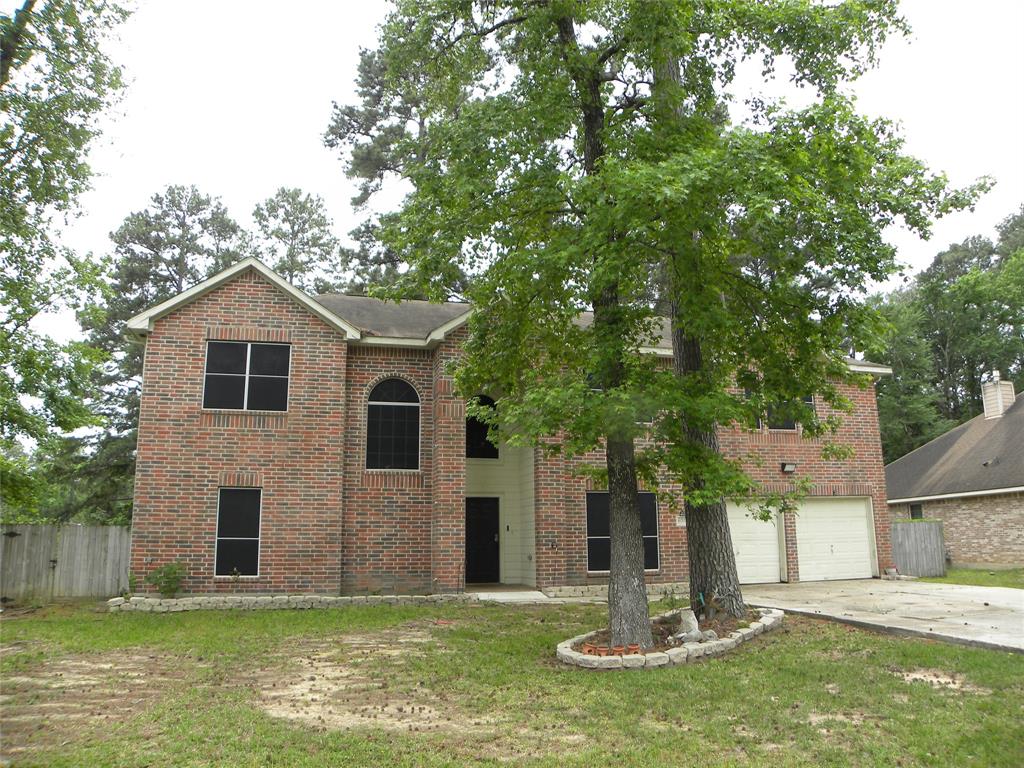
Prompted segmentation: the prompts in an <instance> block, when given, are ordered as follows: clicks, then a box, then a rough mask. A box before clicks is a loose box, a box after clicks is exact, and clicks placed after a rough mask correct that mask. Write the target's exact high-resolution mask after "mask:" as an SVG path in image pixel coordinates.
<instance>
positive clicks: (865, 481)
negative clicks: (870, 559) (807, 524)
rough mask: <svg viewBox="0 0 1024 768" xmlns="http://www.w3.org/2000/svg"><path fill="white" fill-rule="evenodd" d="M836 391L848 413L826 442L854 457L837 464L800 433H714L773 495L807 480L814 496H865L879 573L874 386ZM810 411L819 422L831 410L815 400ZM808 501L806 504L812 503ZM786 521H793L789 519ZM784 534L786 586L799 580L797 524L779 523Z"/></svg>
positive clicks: (880, 494) (883, 531)
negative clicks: (788, 468)
mask: <svg viewBox="0 0 1024 768" xmlns="http://www.w3.org/2000/svg"><path fill="white" fill-rule="evenodd" d="M839 391H840V393H841V394H842V395H844V396H845V397H846V398H848V399H849V400H851V401H852V402H853V405H854V410H853V412H852V413H840V414H838V415H839V416H840V417H841V418H842V420H843V421H842V426H841V427H840V428H839V431H838V433H837V434H835V435H833V436H832V437H831V439H832V440H833V441H835V442H838V443H841V444H843V445H846V446H849V447H850V448H851V449H852V450H853V455H852V456H851V457H850V458H848V459H844V460H841V461H835V460H826V459H823V458H822V457H821V449H822V446H823V443H824V440H823V439H805V438H804V437H803V436H802V435H801V434H800V432H799V430H770V429H761V430H758V431H754V432H750V431H747V430H741V429H724V430H721V432H720V433H719V440H720V442H721V446H722V452H723V453H724V454H725V455H726V456H731V457H734V458H738V459H741V460H742V463H743V466H744V468H745V469H746V471H747V472H748V473H749V474H750V476H751V477H753V478H754V479H755V480H757V481H758V482H760V483H761V484H762V485H764V486H765V487H766V488H769V489H771V490H773V491H786V490H790V489H791V488H792V478H809V479H810V480H811V481H812V483H813V485H812V486H811V490H810V495H811V496H812V497H814V496H867V497H870V498H871V506H872V515H873V517H874V529H875V550H876V553H877V556H878V567H879V572H883V571H884V570H885V569H886V568H890V567H892V565H893V562H892V540H891V525H890V519H889V512H888V509H887V505H886V495H885V467H884V465H883V463H882V442H881V437H880V435H879V431H878V408H877V404H876V401H875V390H874V387H873V386H867V387H863V388H862V387H858V386H855V385H848V384H844V385H840V386H839ZM814 407H815V409H816V410H817V413H818V416H819V418H823V419H824V418H828V417H829V416H830V415H833V411H832V409H831V408H829V407H828V406H827V404H825V403H823V402H822V401H821V400H820V399H819V398H815V401H814ZM783 462H791V463H794V464H796V472H794V473H793V474H792V475H787V474H785V473H784V472H782V463H783ZM812 500H813V499H811V500H809V501H812ZM789 517H790V518H791V517H792V516H789ZM784 524H785V529H786V564H787V571H788V578H789V580H790V581H798V580H799V565H798V563H797V561H796V526H797V525H799V520H798V519H797V520H793V519H787V520H785V521H784Z"/></svg>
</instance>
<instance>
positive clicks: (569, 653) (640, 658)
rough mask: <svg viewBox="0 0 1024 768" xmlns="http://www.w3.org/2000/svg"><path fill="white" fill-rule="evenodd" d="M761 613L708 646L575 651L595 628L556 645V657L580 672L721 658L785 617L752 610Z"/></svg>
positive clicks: (767, 610)
mask: <svg viewBox="0 0 1024 768" xmlns="http://www.w3.org/2000/svg"><path fill="white" fill-rule="evenodd" d="M753 610H754V611H757V612H758V613H760V614H761V618H760V619H758V620H757V621H752V622H751V623H750V625H749V626H747V627H741V628H740V629H738V630H736V631H735V632H731V633H730V634H729V636H728V637H724V638H720V639H718V640H712V641H711V642H707V643H684V644H683V645H680V646H676V647H675V648H669V649H668V650H667V651H664V652H662V651H655V652H653V653H648V654H627V655H625V656H593V655H590V654H586V653H580V652H579V651H574V650H573V646H574V645H576V644H577V643H581V642H583V641H584V640H589V639H590V638H591V637H594V636H595V635H597V634H598V632H600V631H601V630H599V629H595V630H594V631H592V632H587V633H586V634H585V635H577V636H576V637H571V638H569V639H568V640H563V641H562V642H560V643H559V644H558V648H557V649H556V655H557V656H558V660H559V661H561V662H564V663H565V664H571V665H572V666H575V667H581V668H583V669H641V668H645V669H646V668H648V667H666V666H678V665H679V664H686V663H688V662H691V661H696V660H697V659H699V658H701V657H704V656H721V655H722V654H723V653H727V652H728V651H731V650H732V649H733V648H735V647H736V646H738V645H739V644H740V643H743V642H746V641H747V640H750V639H751V638H753V637H756V636H757V635H760V634H762V633H763V632H770V631H772V630H773V629H776V628H777V627H778V626H779V625H781V624H782V618H783V616H784V615H785V614H784V613H783V612H782V611H780V610H779V609H778V608H754V609H753ZM677 612H678V610H675V611H669V612H667V613H663V614H661V615H659V616H655V617H654V618H653V619H652V621H656V620H658V619H662V618H665V617H666V616H671V615H672V614H674V613H677Z"/></svg>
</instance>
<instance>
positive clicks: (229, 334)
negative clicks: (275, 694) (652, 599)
mask: <svg viewBox="0 0 1024 768" xmlns="http://www.w3.org/2000/svg"><path fill="white" fill-rule="evenodd" d="M469 313H470V308H469V307H468V306H467V305H465V304H443V305H436V304H429V303H426V302H420V301H407V302H403V303H401V304H394V303H384V302H381V301H377V300H375V299H370V298H365V297H354V296H340V295H328V296H320V297H310V296H308V295H306V294H305V293H303V292H302V291H299V290H297V289H295V288H293V287H292V286H290V285H289V284H288V283H287V282H285V281H284V280H283V279H281V278H280V277H279V276H278V275H276V274H275V273H274V272H272V271H271V270H270V269H268V268H267V267H266V266H264V265H263V264H262V263H260V262H259V261H256V260H255V259H246V260H245V261H242V262H239V263H238V264H236V265H234V266H232V267H230V268H228V269H226V270H224V271H223V272H221V273H220V274H218V275H216V276H214V277H212V278H210V279H209V280H206V281H205V282H203V283H201V284H199V285H197V286H195V287H193V288H191V289H189V290H187V291H185V292H184V293H182V294H181V295H179V296H177V297H175V298H173V299H170V300H169V301H166V302H164V303H162V304H160V305H158V306H155V307H153V308H152V309H150V310H148V311H146V312H144V313H142V314H140V315H138V316H137V317H134V318H132V319H131V320H130V321H129V323H128V329H129V332H130V333H133V334H135V335H137V336H138V337H140V338H142V339H144V340H145V345H146V349H145V366H144V374H143V389H142V401H141V413H140V418H139V443H138V463H137V472H136V481H135V507H134V516H133V522H132V559H131V563H132V564H131V568H132V571H133V573H135V574H137V575H140V576H141V575H144V574H146V573H148V572H150V571H151V570H152V569H153V568H155V567H157V566H159V565H161V564H163V563H166V562H169V561H180V562H182V563H184V564H185V566H186V569H187V572H188V576H187V580H186V583H185V590H186V591H188V592H193V593H202V592H216V591H229V592H234V591H245V592H284V591H290V592H293V591H309V592H320V593H339V592H341V593H347V594H351V593H372V592H384V593H392V592H394V593H406V592H410V593H421V592H453V591H460V590H463V589H465V587H466V584H467V583H495V582H501V583H507V584H521V585H529V586H532V587H537V588H541V589H546V590H549V591H552V592H556V593H557V592H558V591H559V590H560V589H562V588H566V587H570V586H571V587H574V588H579V587H581V586H586V585H591V586H593V587H594V588H595V589H600V585H604V584H607V568H608V561H609V548H608V541H609V540H608V527H607V525H608V523H607V516H608V512H607V494H605V493H602V492H600V491H595V490H594V489H593V488H592V485H591V481H589V480H588V479H586V478H584V477H581V476H579V475H578V474H577V473H576V472H574V470H575V469H576V468H578V466H579V465H581V464H582V463H583V462H584V461H588V462H590V463H603V455H601V454H600V453H594V454H592V455H590V456H587V457H584V458H583V459H576V460H573V461H569V460H567V459H565V458H563V457H559V456H554V457H550V456H545V455H544V454H543V453H542V452H541V451H540V450H534V449H528V448H516V447H511V446H508V445H499V446H497V447H495V446H493V445H491V444H490V443H489V442H488V441H487V438H486V432H485V431H484V430H483V429H482V427H481V425H480V424H478V423H476V422H475V421H473V420H469V421H467V419H466V413H465V403H464V401H463V400H462V399H460V398H459V397H457V396H456V395H455V393H454V391H453V384H452V380H451V378H450V376H449V374H448V371H447V368H446V364H447V363H448V362H449V361H451V360H453V359H455V358H457V357H458V356H459V354H460V350H461V345H462V343H463V341H464V339H465V334H466V328H465V322H466V320H467V318H468V317H469ZM585 321H586V318H584V322H585ZM644 351H645V352H647V353H650V354H656V355H659V356H662V357H664V358H665V360H666V364H667V363H668V361H669V360H670V358H671V354H672V352H671V343H670V341H669V340H668V339H667V338H666V339H664V340H662V342H661V343H660V344H659V345H658V346H657V347H654V348H650V349H646V350H644ZM850 366H851V368H852V369H853V370H855V371H859V372H864V373H869V374H876V375H877V374H882V373H887V372H888V369H885V368H883V367H881V366H876V365H873V364H870V363H865V362H856V361H850ZM843 393H844V394H845V395H846V396H847V397H848V398H850V399H851V400H852V401H853V402H854V404H855V411H854V413H853V414H851V415H850V417H849V418H847V419H846V421H845V426H844V427H843V428H842V429H841V430H840V433H839V435H838V438H839V439H840V440H841V441H843V442H846V443H848V444H850V445H852V446H853V447H854V449H855V455H854V457H853V458H851V459H849V460H846V461H824V460H822V458H821V455H820V454H821V444H820V441H818V440H805V439H803V438H802V435H801V434H800V427H799V425H796V424H792V423H790V424H766V425H764V426H763V428H761V429H760V430H758V431H755V432H750V431H744V430H739V429H726V430H722V432H721V444H722V448H723V450H724V451H725V452H726V453H727V455H730V456H734V457H743V458H744V460H745V461H747V463H748V466H749V469H750V471H751V473H753V475H754V476H755V477H756V478H757V479H758V480H760V481H761V482H763V483H765V484H766V485H769V486H771V487H773V488H777V489H784V488H788V487H789V486H790V483H791V479H792V478H793V477H798V476H802V477H809V478H810V479H811V480H812V481H813V488H812V495H811V497H810V498H807V499H806V501H805V502H804V503H803V504H802V506H801V508H800V510H799V514H792V513H788V514H786V515H785V516H784V519H781V520H777V521H776V522H775V523H761V522H755V521H753V520H751V519H749V518H747V517H745V516H744V511H743V510H742V509H741V508H738V507H735V506H731V507H730V519H731V522H732V529H733V540H734V548H735V549H736V552H737V559H738V563H739V571H740V578H741V581H744V582H771V581H782V580H789V581H796V580H798V579H804V580H808V579H828V578H859V577H864V578H867V577H871V576H873V575H878V574H879V571H880V569H884V568H886V567H888V566H890V565H891V552H890V544H889V518H888V514H887V512H886V506H885V485H884V477H883V468H882V460H881V445H880V441H879V434H878V418H877V412H876V408H875V393H874V389H873V388H872V387H870V386H868V387H865V388H860V387H855V386H845V385H844V387H843ZM481 394H486V393H481ZM816 407H818V408H819V409H824V408H826V406H825V405H824V404H822V403H820V402H817V403H816ZM822 415H823V416H826V415H828V413H827V412H826V413H822ZM783 465H788V466H786V468H785V469H786V470H787V471H784V469H783ZM668 488H669V489H671V488H672V486H671V485H669V486H668ZM641 508H642V514H643V530H644V543H645V554H646V564H647V567H648V579H649V581H650V582H651V583H652V584H672V585H676V586H675V587H674V588H678V589H680V590H682V589H685V582H686V580H687V572H688V562H687V549H686V528H685V522H684V519H683V517H682V515H681V514H680V511H679V510H678V509H674V508H672V507H671V506H669V505H667V504H659V503H658V502H657V500H656V499H655V497H654V495H653V494H643V495H642V497H641Z"/></svg>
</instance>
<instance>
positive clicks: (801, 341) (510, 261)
mask: <svg viewBox="0 0 1024 768" xmlns="http://www.w3.org/2000/svg"><path fill="white" fill-rule="evenodd" d="M902 29H903V26H902V23H901V22H900V21H899V19H898V18H897V17H896V13H895V6H894V3H891V2H884V1H879V2H845V3H839V4H834V5H827V6H826V5H820V4H815V3H810V2H754V1H753V0H716V1H710V2H672V3H669V2H664V3H654V2H633V1H631V0H603V1H596V0H595V1H593V2H572V1H569V0H561V1H559V0H551V1H550V2H549V1H547V0H520V1H519V2H498V3H495V2H461V1H458V2H457V1H456V0H451V1H450V2H444V1H442V0H431V1H430V2H425V1H424V2H419V1H416V0H407V1H406V2H399V3H398V4H397V8H396V10H395V12H394V13H393V14H392V15H391V16H390V17H389V19H388V21H387V22H386V24H385V25H384V27H383V31H382V35H381V41H380V47H379V49H378V55H379V57H380V61H381V62H382V63H383V73H384V82H383V85H382V88H383V89H384V91H383V94H382V97H381V98H382V100H384V101H387V100H388V99H389V98H390V99H398V98H399V95H401V97H402V98H403V99H404V100H405V101H406V102H407V103H415V104H417V105H418V109H419V114H420V115H421V116H422V117H421V121H420V123H419V125H418V130H417V133H416V137H415V140H408V141H402V140H401V138H399V140H398V141H397V142H395V143H394V144H392V145H389V151H390V152H391V153H393V154H392V156H393V162H392V166H393V167H394V168H397V169H399V170H400V173H401V175H402V177H403V178H404V179H406V180H407V181H408V182H410V183H411V186H412V192H411V193H410V194H409V195H408V196H407V197H406V199H405V200H404V203H403V205H402V207H401V210H400V211H398V212H396V214H395V215H393V216H391V217H389V218H388V220H387V222H386V224H385V226H384V227H383V228H382V231H381V236H382V238H383V240H384V242H385V243H386V245H387V246H388V247H390V248H393V249H394V250H395V251H396V252H397V253H399V254H401V255H402V256H403V258H404V259H405V260H406V261H407V262H408V263H409V264H410V267H411V268H410V270H409V272H408V273H407V274H406V275H405V277H404V279H403V280H402V282H403V283H404V285H405V286H406V287H409V288H412V289H414V290H417V291H426V292H427V293H428V294H429V295H431V296H432V297H434V298H435V299H442V298H444V297H445V296H447V295H448V294H449V292H450V290H451V281H452V280H453V278H454V277H455V276H457V275H459V274H461V273H462V272H463V271H466V272H468V273H470V274H472V275H473V280H472V282H471V284H470V287H469V289H468V297H469V298H470V299H471V300H472V301H473V303H474V305H475V306H476V313H475V314H474V315H473V318H472V320H471V322H470V338H469V340H468V342H467V344H466V347H465V350H466V354H465V356H464V358H463V360H462V361H461V362H460V363H459V365H458V366H457V369H456V380H457V384H458V386H459V388H460V391H461V392H462V393H463V394H464V395H465V396H467V397H472V396H474V395H476V394H479V393H481V392H486V393H490V394H492V395H498V396H499V397H498V407H497V410H496V411H495V412H491V411H489V409H480V410H476V409H473V410H474V412H475V413H476V414H477V415H478V416H479V417H481V418H483V419H487V420H490V421H491V423H492V427H493V429H494V430H495V431H496V433H497V434H498V435H500V436H501V438H502V439H506V440H509V441H511V442H519V443H526V444H539V445H543V446H545V447H546V448H547V449H548V450H552V451H562V452H564V453H566V454H568V455H569V456H581V455H582V454H585V453H587V452H589V451H591V450H594V449H595V448H599V447H601V448H604V450H605V456H606V462H605V464H604V466H603V467H599V468H594V469H593V470H592V471H594V473H595V474H597V475H599V476H600V480H601V481H603V482H605V483H607V487H608V490H609V495H610V528H611V542H612V543H611V576H610V585H609V619H610V626H611V631H612V639H613V642H614V643H616V644H619V643H630V642H638V643H640V644H641V645H644V646H647V645H650V643H651V634H650V627H649V623H648V620H647V619H648V613H647V602H646V593H645V587H644V576H643V556H642V543H641V526H640V517H639V511H638V504H637V489H638V485H639V483H640V482H643V483H644V484H645V485H647V486H648V487H654V486H657V485H658V482H659V478H663V477H666V476H667V477H669V478H671V479H672V480H674V481H676V482H678V483H680V484H681V485H682V487H683V489H684V491H683V495H684V498H685V513H686V522H687V527H688V532H689V539H690V543H691V546H690V561H691V570H690V581H691V597H692V600H693V602H694V605H695V607H697V608H701V607H702V606H703V607H707V606H712V605H716V606H718V607H720V608H722V609H724V610H727V611H729V612H731V613H735V614H740V613H742V611H743V609H744V606H743V601H742V595H741V593H740V590H739V585H738V582H737V578H736V570H735V563H734V562H733V559H732V548H731V543H730V540H729V530H728V520H727V517H726V515H725V505H724V501H723V500H724V499H727V498H735V499H739V500H745V501H747V502H749V503H752V504H753V505H754V506H756V507H758V508H759V509H764V510H767V509H770V508H771V507H773V506H774V507H776V508H777V507H778V506H780V505H782V504H786V503H788V502H789V497H787V496H785V495H771V494H765V493H764V492H763V491H762V490H761V489H760V488H759V487H758V486H757V485H756V484H754V483H753V482H752V481H751V479H750V478H749V477H748V476H747V474H746V473H745V472H744V471H743V469H742V467H741V466H740V465H739V464H738V463H737V462H736V461H735V460H730V459H727V458H725V457H723V456H722V455H721V453H720V452H719V451H718V449H717V443H716V438H715V435H716V434H717V430H718V428H719V427H720V426H722V425H735V424H738V425H740V426H746V427H753V426H754V425H755V424H756V422H757V419H758V418H759V417H761V416H763V415H764V413H765V412H766V410H767V409H768V408H771V409H772V410H773V411H774V412H775V413H777V414H781V415H785V416H792V417H794V418H799V419H800V420H801V421H802V422H803V423H804V433H805V434H807V435H811V436H821V435H823V434H825V433H827V432H828V431H829V430H832V429H835V427H836V426H837V423H838V422H837V419H835V418H827V419H819V418H818V417H817V415H816V414H815V413H814V412H813V411H811V410H810V409H808V408H807V407H806V406H805V405H803V403H802V397H803V396H804V395H806V394H808V393H811V392H813V393H816V394H817V395H818V397H819V398H820V399H821V400H822V401H823V402H827V403H829V404H830V405H832V406H833V407H835V408H836V409H840V410H841V409H842V408H844V407H846V406H847V405H848V404H847V403H846V401H845V400H844V399H843V398H842V396H841V395H840V393H839V390H838V388H837V383H838V382H840V381H848V380H850V379H851V376H850V373H849V370H848V368H847V365H846V364H845V362H844V357H845V355H846V354H847V353H848V351H849V348H850V345H851V343H856V341H857V340H858V339H860V338H862V337H863V336H864V335H865V332H866V329H867V328H868V326H869V324H870V320H871V314H870V312H869V311H868V310H867V309H866V308H865V305H864V300H863V293H864V289H865V286H866V285H867V284H868V282H869V281H870V280H872V279H882V278H884V277H885V276H886V275H888V274H889V273H890V272H891V271H892V270H893V268H894V254H893V250H892V248H890V247H889V246H888V245H887V244H886V243H885V241H884V240H883V238H882V236H881V232H882V230H883V228H884V227H886V226H887V225H888V224H890V223H892V222H894V221H902V222H903V223H904V224H906V225H907V226H909V227H911V228H913V229H916V230H917V231H919V232H922V233H926V232H927V230H928V226H929V223H930V219H931V217H932V216H933V215H935V214H939V213H941V212H943V211H944V210H946V209H948V208H950V207H956V206H962V205H965V204H967V203H969V202H970V200H971V199H972V195H973V194H974V193H975V192H976V191H977V190H975V189H972V190H968V191H965V192H950V191H949V190H947V188H946V184H945V181H944V179H943V178H942V177H941V176H939V177H936V176H932V175H930V174H929V173H928V172H927V170H926V169H925V168H924V167H923V166H922V165H921V164H920V163H919V162H917V161H915V160H914V159H912V158H909V157H907V156H905V155H904V154H903V152H902V145H901V141H900V139H899V137H898V136H897V135H896V134H895V132H894V130H893V128H892V126H891V125H890V124H888V123H886V122H884V121H869V120H867V119H864V118H862V117H860V116H859V115H857V114H856V112H855V110H854V108H853V105H852V103H851V102H850V101H849V99H848V98H844V97H843V95H842V93H841V91H840V85H841V83H842V82H843V81H844V80H845V79H848V78H852V77H855V76H856V75H857V74H859V73H860V72H861V71H862V70H863V68H864V67H866V66H867V65H869V64H870V63H871V62H872V61H873V56H874V51H875V49H876V47H877V45H878V44H879V42H880V41H881V40H882V39H884V37H885V35H886V34H887V32H888V31H890V30H896V31H902ZM784 56H785V57H786V58H787V59H788V60H791V61H792V62H793V65H794V72H795V74H794V78H795V79H796V80H797V81H798V82H800V83H801V84H804V85H805V86H807V87H808V88H810V89H812V90H813V91H814V93H815V94H816V98H815V99H814V101H813V103H812V104H811V106H809V107H808V108H806V109H803V110H800V111H790V110H787V109H785V108H784V106H783V105H777V104H768V103H764V102H756V103H753V104H752V105H750V108H751V111H752V113H753V117H752V119H751V120H750V121H748V122H747V123H745V124H742V125H733V124H732V123H731V122H730V120H729V109H730V107H731V106H732V105H730V102H729V96H728V87H729V85H730V83H731V82H732V80H733V78H734V76H735V72H736V67H737V65H738V63H739V62H740V61H742V60H744V59H749V58H755V59H756V60H758V61H759V62H761V63H762V65H763V70H764V73H765V75H766V76H770V75H771V74H772V73H773V70H774V67H775V64H776V61H777V60H779V59H781V58H782V57H784ZM413 73H415V75H416V77H415V78H413V77H412V76H411V75H412V74H413ZM411 87H414V88H415V89H416V90H415V93H414V94H409V93H408V89H409V88H411ZM400 288H401V286H400ZM654 295H659V296H660V299H661V300H660V301H659V302H654V301H652V300H651V297H652V296H654ZM656 304H660V305H662V306H667V307H669V308H670V310H671V317H670V318H669V320H668V321H667V322H668V324H669V329H668V330H670V332H671V334H672V337H673V346H674V348H675V367H674V369H673V368H667V367H665V366H662V365H660V364H659V362H658V360H657V359H656V358H655V356H653V355H651V354H648V353H647V352H646V351H645V350H649V348H650V347H652V346H655V344H656V340H657V338H658V337H659V335H660V334H661V333H662V332H663V331H664V330H665V327H664V326H665V323H666V321H665V320H664V319H663V318H661V317H659V316H658V313H657V311H656V309H655V305H656ZM585 311H591V312H592V313H593V315H592V321H590V322H586V321H584V322H581V313H582V312H585ZM584 317H585V316H584ZM861 383H864V382H861ZM744 391H745V394H744ZM471 409H472V406H471ZM645 437H654V438H655V440H654V441H653V442H649V441H644V442H642V443H641V442H640V440H641V438H645ZM825 451H826V452H827V453H828V454H829V455H830V456H833V457H837V456H839V455H841V453H842V451H841V450H839V449H838V448H837V447H836V446H834V445H833V444H831V443H830V442H829V441H826V442H825ZM798 490H799V484H797V487H795V488H794V491H793V493H794V494H795V493H797V492H798ZM766 514H767V513H766Z"/></svg>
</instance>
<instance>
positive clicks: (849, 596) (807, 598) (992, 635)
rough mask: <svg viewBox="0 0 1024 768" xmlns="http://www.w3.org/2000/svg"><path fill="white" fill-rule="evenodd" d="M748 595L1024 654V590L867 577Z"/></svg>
mask: <svg viewBox="0 0 1024 768" xmlns="http://www.w3.org/2000/svg"><path fill="white" fill-rule="evenodd" d="M743 597H744V599H745V600H746V601H747V603H749V604H750V605H757V606H767V607H771V608H781V609H782V610H784V611H790V612H792V613H802V614H806V615H808V616H822V617H827V618H830V619H835V620H836V621H842V622H845V623H847V624H856V625H857V626H862V627H869V628H875V629H880V630H882V631H885V632H891V633H893V634H898V635H914V636H918V637H929V638H933V639H935V640H945V641H947V642H951V643H962V644H963V645H974V646H980V647H983V648H995V649H997V650H1005V651H1013V652H1016V653H1024V589H1009V588H1007V587H968V586H962V585H959V584H932V583H930V582H924V581H883V580H880V579H863V580H858V581H811V582H803V583H798V584H748V585H747V586H745V587H743Z"/></svg>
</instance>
